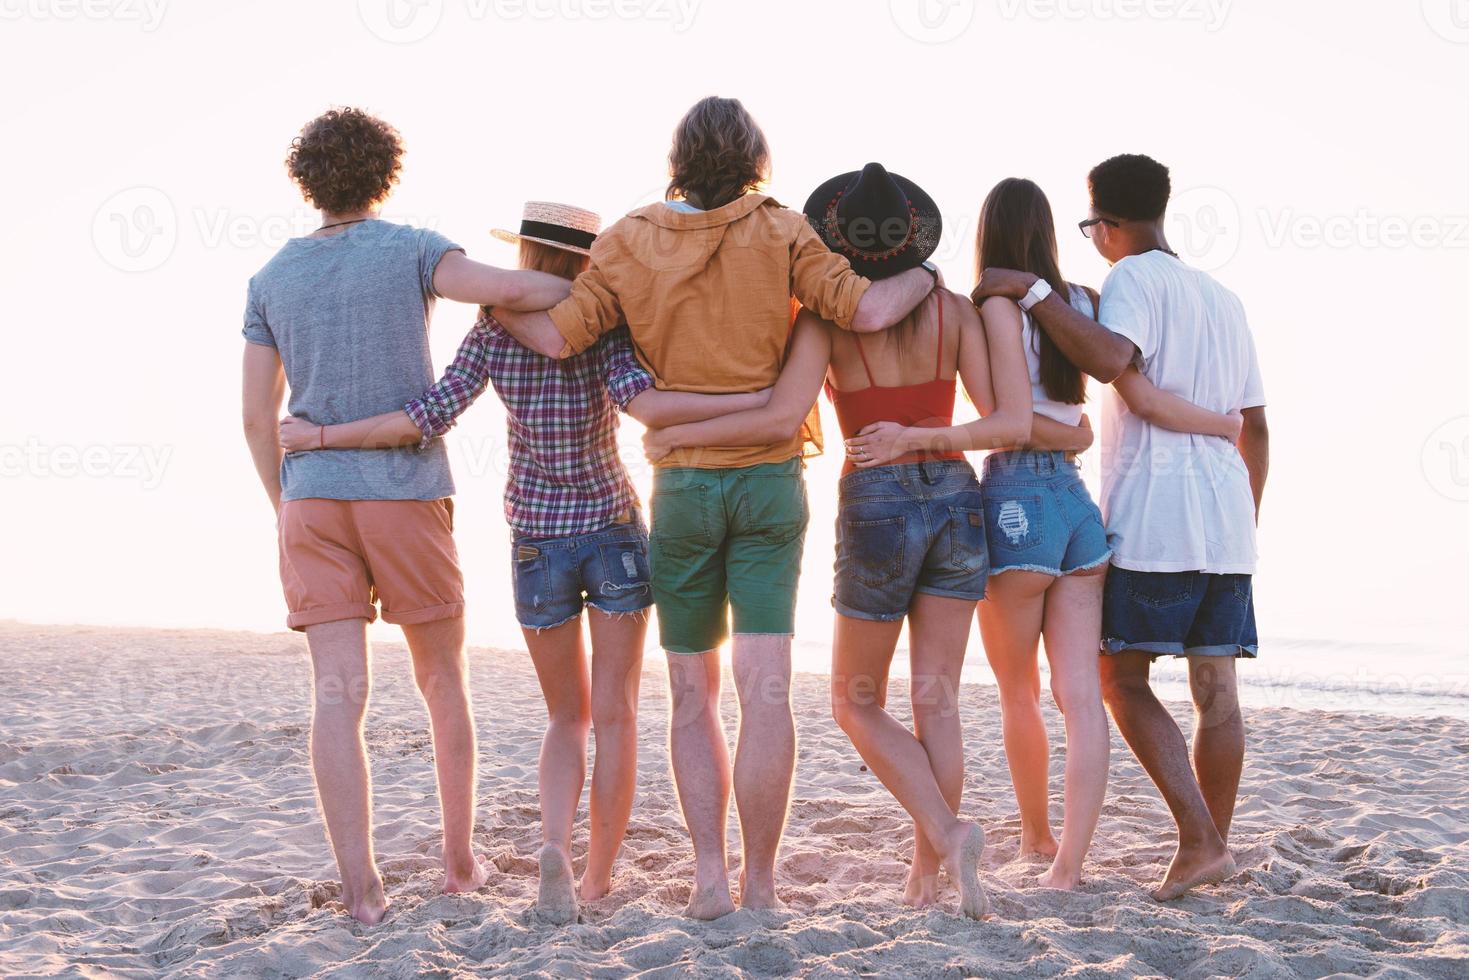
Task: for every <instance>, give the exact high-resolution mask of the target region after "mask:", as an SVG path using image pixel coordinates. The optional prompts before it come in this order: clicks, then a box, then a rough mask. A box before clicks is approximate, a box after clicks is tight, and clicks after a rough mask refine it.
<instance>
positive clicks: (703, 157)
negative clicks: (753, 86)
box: [668, 95, 770, 211]
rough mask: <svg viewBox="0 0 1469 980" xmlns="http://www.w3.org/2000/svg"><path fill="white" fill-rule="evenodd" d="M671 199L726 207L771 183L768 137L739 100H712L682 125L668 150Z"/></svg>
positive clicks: (702, 103)
mask: <svg viewBox="0 0 1469 980" xmlns="http://www.w3.org/2000/svg"><path fill="white" fill-rule="evenodd" d="M668 176H669V181H668V197H669V199H670V200H672V199H673V198H675V197H682V198H683V199H684V200H686V201H688V202H689V203H690V204H693V205H694V206H695V207H698V208H702V209H703V210H705V211H713V210H714V209H715V208H722V207H724V206H725V205H726V204H728V203H730V202H731V201H734V200H737V199H738V198H740V197H742V196H744V194H745V193H746V192H748V191H752V190H754V189H755V188H756V187H758V186H760V185H761V184H763V183H765V181H766V180H768V179H769V178H770V147H769V145H768V144H767V143H766V142H765V134H764V133H763V132H761V130H760V127H759V125H757V124H756V122H755V120H754V119H753V118H752V117H751V116H750V113H749V112H747V111H746V110H745V107H744V106H743V105H742V104H741V103H740V100H739V99H721V98H720V97H719V96H717V95H711V96H709V97H708V98H707V99H701V100H699V102H698V103H696V104H695V105H694V107H693V108H692V109H690V110H689V111H688V112H687V113H686V114H685V115H684V117H683V119H681V120H679V123H678V127H677V128H676V129H675V130H674V131H673V147H672V148H671V149H670V150H669V151H668Z"/></svg>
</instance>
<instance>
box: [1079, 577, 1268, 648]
mask: <svg viewBox="0 0 1469 980" xmlns="http://www.w3.org/2000/svg"><path fill="white" fill-rule="evenodd" d="M1124 650H1138V651H1140V652H1142V653H1150V654H1152V655H1153V657H1154V658H1157V657H1169V656H1172V657H1254V656H1256V655H1258V654H1259V652H1260V640H1259V635H1258V634H1257V633H1256V631H1255V595H1254V587H1253V582H1252V580H1251V578H1250V576H1248V575H1211V574H1208V573H1206V572H1135V571H1132V570H1131V569H1127V568H1114V569H1112V572H1111V574H1110V575H1108V576H1107V588H1106V591H1105V592H1104V593H1103V595H1102V652H1103V653H1121V652H1122V651H1124Z"/></svg>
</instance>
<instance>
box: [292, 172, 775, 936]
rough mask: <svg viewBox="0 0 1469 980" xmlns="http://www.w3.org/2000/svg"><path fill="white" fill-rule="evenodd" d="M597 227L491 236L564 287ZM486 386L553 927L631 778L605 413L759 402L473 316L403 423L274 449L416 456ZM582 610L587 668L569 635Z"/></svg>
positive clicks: (603, 847) (585, 897)
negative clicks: (582, 817)
mask: <svg viewBox="0 0 1469 980" xmlns="http://www.w3.org/2000/svg"><path fill="white" fill-rule="evenodd" d="M600 227H601V220H600V219H599V218H598V216H597V215H596V214H594V213H593V212H591V211H587V210H584V209H582V208H576V207H571V206H569V205H565V204H554V203H550V202H545V201H530V202H528V203H527V204H526V205H525V211H524V215H523V219H522V221H521V224H520V229H519V231H517V232H511V231H507V230H504V229H496V230H495V231H493V232H492V234H493V235H494V236H495V237H496V238H498V239H500V240H502V241H505V242H510V243H512V244H516V245H518V246H519V249H520V265H521V267H522V268H525V269H535V270H538V271H542V272H548V273H551V274H553V275H558V276H562V277H565V278H568V279H574V278H576V276H577V275H579V274H580V273H581V272H582V271H583V270H584V269H585V268H586V267H587V264H588V261H589V259H588V256H589V253H590V250H591V246H592V243H593V242H594V241H595V240H596V237H597V234H598V232H599V230H600ZM487 385H493V386H494V388H495V391H496V393H497V394H499V396H500V399H501V401H502V402H503V403H504V405H505V411H506V416H507V428H508V437H509V438H508V441H509V450H510V471H509V474H508V476H507V478H506V482H505V516H506V520H507V521H508V522H509V524H510V527H511V530H512V541H511V555H512V558H511V561H512V568H513V576H514V589H515V609H516V616H517V619H518V620H519V622H520V625H521V628H522V630H523V633H524V636H525V641H526V645H527V647H528V648H529V650H530V654H531V659H532V661H533V662H534V664H535V668H536V673H537V676H538V677H539V678H540V682H541V690H542V693H543V694H544V696H545V698H546V708H547V713H548V715H549V725H548V727H547V730H546V735H545V738H544V740H543V742H542V745H541V765H540V793H541V826H542V836H543V839H544V845H543V847H542V849H541V853H540V866H541V886H540V902H539V910H540V913H541V915H542V916H543V917H544V918H547V919H549V920H551V921H553V922H557V923H565V922H571V921H574V920H575V919H576V917H577V903H578V899H580V900H581V901H590V900H593V899H597V898H600V897H601V896H602V895H605V894H606V893H607V892H608V890H609V889H610V888H611V879H612V865H613V861H614V859H615V858H616V856H617V852H618V850H619V848H620V847H621V845H622V839H623V835H624V832H625V831H626V828H627V822H628V816H629V813H630V811H631V808H632V800H633V789H634V783H635V780H636V775H637V743H636V728H637V704H638V680H639V678H640V676H641V670H642V654H643V641H644V637H645V635H646V632H647V610H648V608H649V607H650V606H651V605H652V604H653V597H652V588H651V585H650V582H649V572H648V532H647V528H646V525H645V524H644V521H643V517H642V511H641V507H640V504H639V501H638V496H637V491H636V490H635V489H634V488H633V485H632V481H631V479H630V478H629V477H628V473H627V470H626V468H625V467H624V466H623V464H622V460H621V458H620V455H619V452H618V445H617V429H618V410H619V409H621V410H622V411H625V412H627V413H628V414H630V415H632V416H633V417H634V418H637V419H638V420H639V421H641V422H643V423H644V424H646V425H650V426H666V425H673V424H677V423H679V422H689V421H696V420H701V419H706V418H709V417H711V416H713V415H716V414H719V413H721V412H731V411H739V410H742V409H745V408H752V407H758V406H759V405H761V404H764V402H765V401H766V400H767V398H768V393H766V392H755V393H750V394H733V395H703V394H696V393H686V392H675V391H659V390H657V389H655V388H654V383H653V378H652V376H651V375H650V374H649V373H648V372H647V371H646V370H645V369H644V368H643V366H642V365H641V364H640V363H639V361H638V357H637V354H636V352H635V351H634V349H633V345H632V340H631V338H630V337H629V336H628V332H627V330H626V329H625V328H624V329H620V330H614V331H612V332H611V333H609V334H607V335H606V336H605V337H603V338H602V339H601V340H600V341H599V342H598V343H597V344H595V345H593V346H592V347H590V348H589V349H587V350H586V351H583V352H582V353H580V354H578V355H576V356H574V357H569V358H566V359H563V360H556V359H553V358H548V357H543V356H541V355H540V354H537V353H535V352H534V351H531V350H529V349H527V348H525V347H522V346H521V345H520V344H519V343H517V342H516V341H515V339H514V338H513V337H511V336H510V335H509V334H508V333H507V332H506V331H505V329H504V328H503V327H502V326H501V325H500V324H499V323H497V322H496V321H495V319H494V318H493V317H492V316H490V314H489V311H488V310H481V313H480V318H479V320H478V322H476V323H475V325H474V327H473V329H471V330H470V332H469V335H468V336H467V337H465V339H464V342H463V344H462V345H461V346H460V348H459V353H458V354H457V356H456V357H455V358H454V362H453V363H452V364H451V365H450V366H449V367H448V369H447V370H446V371H445V372H444V376H443V378H442V379H440V381H439V382H438V383H437V384H435V385H434V386H433V387H432V388H430V389H429V390H428V391H426V392H424V393H423V395H422V396H421V397H419V398H417V399H414V400H413V401H411V402H409V403H408V404H407V405H405V406H404V409H403V411H401V412H393V413H389V414H386V415H380V416H377V417H375V418H369V419H362V420H359V421H356V422H349V423H345V424H342V425H330V426H325V427H321V426H316V425H312V424H310V423H307V422H304V421H302V420H299V419H287V420H286V421H285V422H283V423H282V425H281V434H282V444H283V445H284V446H285V448H286V449H287V450H289V451H293V452H300V451H310V450H320V449H345V448H377V447H388V446H401V445H405V444H412V443H421V444H424V445H427V444H428V443H429V442H430V441H431V440H433V439H435V438H437V437H439V436H442V435H443V434H444V433H446V432H447V431H448V430H449V429H450V428H451V427H452V426H453V425H454V423H455V421H456V420H457V418H458V417H459V415H460V414H462V413H463V412H464V411H465V410H466V409H467V408H468V407H469V406H470V405H471V404H473V402H474V400H475V399H476V398H478V397H479V395H480V394H481V393H482V392H483V391H484V389H485V387H486V386H487ZM586 607H591V610H590V612H588V614H587V622H588V626H589V629H590V633H591V646H592V656H591V658H590V664H589V663H588V658H587V656H586V653H585V651H584V644H583V638H582V625H581V624H582V612H583V610H584V609H585V608H586ZM589 727H591V728H594V729H595V730H596V733H597V756H596V762H595V765H594V767H593V771H592V789H591V833H590V843H589V846H588V849H587V859H586V867H585V869H584V871H583V874H582V878H581V883H580V886H579V888H578V886H577V885H576V884H575V883H574V881H573V873H572V864H571V836H572V827H573V823H574V821H575V818H576V807H577V802H578V800H579V799H580V798H581V791H582V784H583V782H584V780H585V778H586V772H585V768H586V766H585V760H586V751H587V733H588V728H589Z"/></svg>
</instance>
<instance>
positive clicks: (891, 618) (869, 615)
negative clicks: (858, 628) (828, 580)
mask: <svg viewBox="0 0 1469 980" xmlns="http://www.w3.org/2000/svg"><path fill="white" fill-rule="evenodd" d="M831 607H832V608H833V609H835V610H836V611H837V612H838V613H840V614H841V615H843V616H845V617H847V618H848V619H861V620H865V621H867V622H869V623H896V622H899V621H900V620H902V619H903V617H905V616H907V615H908V610H906V609H904V610H901V611H899V612H892V613H875V612H866V611H864V610H862V609H854V608H853V607H851V606H849V605H847V604H846V603H844V602H838V601H837V599H836V598H835V597H833V598H832V600H831Z"/></svg>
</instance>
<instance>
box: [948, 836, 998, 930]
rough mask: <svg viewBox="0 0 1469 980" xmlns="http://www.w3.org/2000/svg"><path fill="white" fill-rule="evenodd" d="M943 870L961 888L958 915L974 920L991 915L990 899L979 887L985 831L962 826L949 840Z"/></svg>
mask: <svg viewBox="0 0 1469 980" xmlns="http://www.w3.org/2000/svg"><path fill="white" fill-rule="evenodd" d="M948 844H949V846H948V849H947V851H946V852H945V854H944V870H945V871H947V872H948V873H949V880H950V881H952V882H953V883H954V884H955V885H957V886H959V911H960V913H961V914H963V915H966V916H968V917H969V918H971V919H983V918H985V917H986V916H988V915H989V914H990V900H989V896H988V895H986V894H985V893H984V887H983V886H982V885H980V883H979V859H980V857H982V856H983V855H984V831H983V830H982V829H981V828H980V827H979V825H978V824H972V823H960V824H959V826H958V827H957V828H955V830H954V833H953V835H952V836H950V837H949V840H948Z"/></svg>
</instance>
